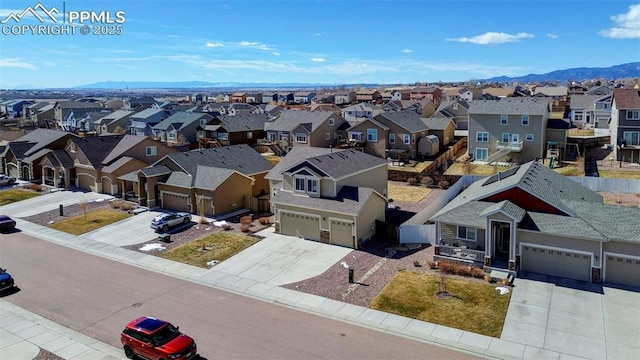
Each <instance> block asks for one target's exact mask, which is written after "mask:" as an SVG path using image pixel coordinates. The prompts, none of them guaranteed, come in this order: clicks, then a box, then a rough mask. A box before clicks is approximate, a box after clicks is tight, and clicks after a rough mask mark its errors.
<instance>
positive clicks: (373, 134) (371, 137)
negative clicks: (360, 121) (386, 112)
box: [367, 129, 378, 142]
mask: <svg viewBox="0 0 640 360" xmlns="http://www.w3.org/2000/svg"><path fill="white" fill-rule="evenodd" d="M367 141H371V142H378V129H367Z"/></svg>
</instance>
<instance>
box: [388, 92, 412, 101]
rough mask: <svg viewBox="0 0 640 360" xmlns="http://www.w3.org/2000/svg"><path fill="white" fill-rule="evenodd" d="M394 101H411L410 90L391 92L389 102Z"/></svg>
mask: <svg viewBox="0 0 640 360" xmlns="http://www.w3.org/2000/svg"><path fill="white" fill-rule="evenodd" d="M396 100H411V91H410V90H393V91H391V99H390V101H396Z"/></svg>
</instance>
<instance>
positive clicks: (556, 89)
mask: <svg viewBox="0 0 640 360" xmlns="http://www.w3.org/2000/svg"><path fill="white" fill-rule="evenodd" d="M567 94H568V88H567V87H566V86H536V87H535V88H534V89H533V96H536V97H550V98H553V99H554V100H566V99H567Z"/></svg>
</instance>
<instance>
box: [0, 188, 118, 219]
mask: <svg viewBox="0 0 640 360" xmlns="http://www.w3.org/2000/svg"><path fill="white" fill-rule="evenodd" d="M110 199H113V196H111V195H106V194H98V193H94V192H82V191H67V190H64V191H56V192H52V193H47V194H43V195H40V196H36V197H34V198H31V199H27V200H22V201H18V202H15V203H11V204H7V205H4V206H0V213H3V214H7V215H9V216H12V217H18V218H20V217H27V216H31V215H35V214H39V213H42V212H46V211H51V210H55V209H58V208H59V207H60V205H62V206H63V209H64V207H65V206H69V205H74V204H78V203H80V202H81V201H86V202H91V201H96V200H99V201H100V200H103V201H107V200H110Z"/></svg>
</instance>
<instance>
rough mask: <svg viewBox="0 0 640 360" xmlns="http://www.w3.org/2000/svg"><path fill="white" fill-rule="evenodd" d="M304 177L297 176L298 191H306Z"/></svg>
mask: <svg viewBox="0 0 640 360" xmlns="http://www.w3.org/2000/svg"><path fill="white" fill-rule="evenodd" d="M304 180H305V179H304V178H299V177H297V178H296V191H304Z"/></svg>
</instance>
